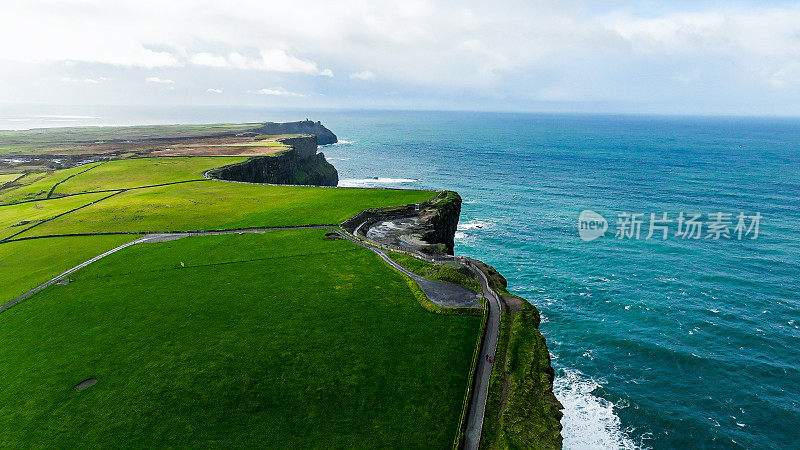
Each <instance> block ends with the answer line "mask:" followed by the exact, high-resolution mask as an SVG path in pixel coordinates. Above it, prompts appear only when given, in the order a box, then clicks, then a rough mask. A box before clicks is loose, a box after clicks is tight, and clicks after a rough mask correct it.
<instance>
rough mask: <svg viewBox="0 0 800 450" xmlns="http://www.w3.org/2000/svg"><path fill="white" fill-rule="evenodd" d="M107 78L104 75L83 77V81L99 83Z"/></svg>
mask: <svg viewBox="0 0 800 450" xmlns="http://www.w3.org/2000/svg"><path fill="white" fill-rule="evenodd" d="M107 79H108V78H106V77H97V78H84V79H83V82H84V83H86V84H100V83H102V82H103V81H106V80H107Z"/></svg>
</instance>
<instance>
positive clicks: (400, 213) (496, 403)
mask: <svg viewBox="0 0 800 450" xmlns="http://www.w3.org/2000/svg"><path fill="white" fill-rule="evenodd" d="M460 213H461V197H460V196H459V195H458V194H457V193H456V192H452V191H442V192H439V193H438V194H437V195H436V197H435V198H434V199H433V200H431V201H427V202H422V203H419V204H413V205H405V206H399V207H394V208H377V209H370V210H366V211H363V212H361V213H359V214H358V215H356V216H355V217H353V218H351V219H349V220H347V221H345V222H344V223H342V224H341V225H342V227H343V228H344V229H346V230H347V231H348V232H350V233H352V234H354V235H356V236H358V237H360V238H362V239H365V240H367V241H373V242H375V243H377V244H379V245H381V246H384V247H389V248H394V249H397V250H401V251H404V252H407V253H411V254H415V255H418V256H420V257H423V258H424V259H425V260H426V261H427V260H429V259H430V257H431V256H434V257H436V256H438V255H444V254H449V255H452V254H453V246H454V237H455V232H456V227H457V225H458V219H459V216H460ZM445 260H446V259H445ZM473 261H475V266H476V267H477V268H478V269H480V270H482V271H483V272H484V274H486V276H487V279H488V280H489V284H490V285H491V287H492V288H493V289H494V290H495V291H496V292H497V293H498V294H500V300H501V303H502V321H501V326H500V338H499V340H498V346H497V353H496V355H495V361H496V362H495V363H494V365H493V366H492V376H491V380H490V387H489V397H488V399H487V405H486V416H485V418H484V428H483V435H482V439H481V443H480V447H481V448H501V449H508V448H542V449H558V448H561V423H560V420H561V416H562V414H561V409H562V408H563V406H562V405H561V403H559V401H558V399H556V397H555V395H554V394H553V378H554V371H553V368H552V366H551V364H550V354H549V352H548V350H547V344H546V342H545V339H544V336H542V333H541V332H540V331H539V311H538V310H537V309H536V307H534V306H533V305H531V304H530V303H528V302H527V301H526V300H524V299H522V298H520V297H517V296H515V295H513V294H511V293H509V292H508V290H507V288H508V283H507V281H506V279H505V278H504V277H503V275H501V274H500V273H499V272H498V271H497V270H495V268H494V267H492V266H489V265H487V264H484V263H482V262H480V261H477V260H473Z"/></svg>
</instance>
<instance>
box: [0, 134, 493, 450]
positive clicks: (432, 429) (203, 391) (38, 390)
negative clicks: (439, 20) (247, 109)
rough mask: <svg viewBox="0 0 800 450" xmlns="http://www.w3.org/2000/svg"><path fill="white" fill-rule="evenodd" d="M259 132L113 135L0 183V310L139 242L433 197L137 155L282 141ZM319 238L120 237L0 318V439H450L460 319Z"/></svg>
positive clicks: (462, 334)
mask: <svg viewBox="0 0 800 450" xmlns="http://www.w3.org/2000/svg"><path fill="white" fill-rule="evenodd" d="M237 127H238V126H229V125H211V126H200V127H197V126H190V127H166V128H164V127H161V128H160V129H159V130H151V129H150V128H149V127H130V128H124V129H116V130H115V131H114V133H109V131H110V130H109V129H72V130H60V131H58V132H55V134H52V135H49V134H47V133H45V132H40V131H38V130H31V131H29V132H26V133H21V134H20V135H18V136H23V137H24V139H22V138H19V137H18V139H17V141H13V142H16V143H17V144H13V145H12V141H11V140H8V139H7V137H8V135H7V134H5V135H3V134H0V136H5V137H4V138H6V140H5V141H4V145H11V146H14V145H17V147H15V148H21V146H26V145H27V146H33V147H37V146H38V147H39V148H45V147H47V150H46V151H52V149H53V148H60V149H64V148H68V147H70V146H72V147H70V148H72V149H73V150H74V149H78V150H76V151H84V150H86V149H87V148H89V149H91V151H95V150H98V149H101V147H98V146H102V145H107V144H106V143H95V142H92V143H90V144H86V145H84V144H82V143H81V142H82V141H86V139H87V136H90V138H88V139H110V138H111V137H112V136H113V137H116V138H119V136H126V137H127V138H130V139H131V140H137V136H138V137H141V136H148V137H152V136H163V135H164V133H166V132H169V133H173V135H172V137H174V134H175V133H178V134H183V135H187V134H191V133H199V134H202V133H207V132H209V130H217V131H221V132H227V130H229V129H234V130H239V129H241V128H237ZM3 133H5V132H3ZM260 138H261V137H259V136H245V137H241V139H240V140H238V141H235V142H234V141H231V140H223V139H222V138H219V139H218V138H203V139H199V140H198V139H196V137H191V138H187V140H184V141H181V142H169V143H168V144H167V145H164V143H163V142H162V143H156V144H153V145H152V146H149V147H148V146H141V145H140V146H139V147H130V146H129V147H126V151H128V152H130V154H129V155H118V156H117V157H118V158H120V159H116V160H110V161H96V162H91V163H89V164H83V165H79V166H77V167H72V168H69V169H64V170H43V171H38V172H29V173H25V174H23V175H21V174H20V173H13V174H9V175H8V176H4V177H3V178H0V280H2V282H0V304H2V303H4V302H6V301H8V300H11V299H13V298H15V297H17V296H18V295H20V294H22V293H24V292H26V291H28V290H30V289H32V288H34V287H36V286H38V285H40V284H42V283H44V282H45V281H47V280H49V279H51V278H52V277H55V276H57V275H58V274H60V273H62V272H64V271H65V270H67V269H69V268H72V267H74V266H76V265H77V264H80V263H82V262H84V261H87V260H89V259H90V258H93V257H95V256H97V255H100V254H102V253H104V252H106V251H108V250H110V249H113V248H115V247H117V246H120V245H123V244H126V243H128V242H131V241H133V240H134V239H137V238H139V237H141V236H142V235H144V234H148V233H152V232H168V231H190V230H191V231H194V230H231V229H236V230H238V229H246V228H259V227H297V226H302V225H311V224H314V225H321V224H331V225H334V224H338V223H340V222H342V221H344V220H345V219H347V218H349V217H351V216H353V215H355V214H357V213H358V212H360V211H362V210H364V209H367V208H376V207H389V206H398V205H405V204H409V203H417V202H421V201H425V200H430V199H431V198H432V197H433V196H434V195H436V193H434V192H430V191H406V190H379V189H336V188H318V187H307V186H274V185H256V184H241V183H229V182H223V181H218V180H209V179H205V178H204V177H203V172H204V171H205V170H208V169H211V168H214V167H218V166H220V165H225V164H231V163H236V162H241V161H244V160H245V159H246V158H247V156H245V155H243V154H242V153H233V154H231V155H228V156H219V155H217V156H163V155H164V154H165V153H164V152H161V153H157V151H158V149H161V150H164V149H165V147H166V148H169V149H171V150H172V151H175V149H180V148H186V147H180V146H179V144H187V145H192V146H194V147H193V148H195V149H196V148H200V147H203V148H214V149H216V148H224V149H238V150H250V149H253V148H255V149H259V151H261V149H272V150H278V151H280V150H281V149H282V148H284V147H282V146H281V145H280V143H278V142H277V141H274V140H269V139H267V140H263V139H262V140H261V141H259V142H256V139H260ZM192 139H195V141H192ZM224 139H230V138H224ZM236 139H239V138H236ZM141 141H142V142H147V143H148V144H147V145H150V144H152V143H153V142H154V141H152V140H150V141H148V140H147V139H143V140H141ZM131 145H134V144H131ZM135 145H139V144H135ZM0 146H1V145H0ZM48 146H49V147H48ZM92 146H94V147H92ZM118 146H119V143H115V144H113V145H111V146H106V147H102V149H104V151H112V150H113V151H118V149H119V147H118ZM214 146H219V147H214ZM31 148H32V147H31ZM115 148H116V149H117V150H114V149H115ZM154 149H155V150H154ZM143 150H147V152H148V153H147V155H148V156H149V157H137V158H132V159H126V156H141V154H137V153H136V152H139V151H143ZM58 151H62V150H58ZM86 154H88V153H86ZM154 154H157V155H162V156H154ZM201 154H202V153H201ZM328 234H329V230H324V229H297V228H289V229H281V230H272V231H263V232H259V233H240V232H234V233H230V234H225V235H204V236H195V237H184V238H181V239H177V240H173V241H167V242H158V243H139V244H135V245H132V246H129V247H127V248H124V249H122V250H119V251H118V252H116V253H113V254H111V255H109V256H106V257H105V258H103V259H100V260H99V261H96V262H94V263H92V264H90V265H88V266H86V267H84V268H82V269H80V270H78V271H76V272H74V273H71V274H70V275H69V276H68V278H67V279H65V280H64V281H63V282H62V283H58V284H53V285H50V286H48V287H46V288H44V289H43V290H41V291H39V292H37V293H35V294H33V295H32V296H30V297H28V298H26V299H25V300H24V301H23V302H20V303H18V304H16V305H15V306H13V307H12V308H10V309H7V310H5V311H2V312H0V342H3V345H2V346H0V367H2V371H1V374H0V376H2V382H3V386H4V388H3V389H0V428H2V429H3V430H6V431H5V432H2V433H0V447H18V446H57V447H58V446H90V447H95V446H100V445H104V446H111V445H114V446H140V447H144V446H148V447H152V446H158V447H162V446H166V447H208V446H226V447H227V446H233V447H252V446H268V447H274V446H289V447H303V448H305V447H314V446H319V445H320V443H322V442H324V443H325V444H324V445H325V446H328V447H338V448H351V447H372V448H384V447H386V446H402V447H417V448H418V447H428V446H434V447H448V446H450V445H451V444H452V442H453V436H454V435H455V433H456V430H457V427H458V425H459V424H458V422H459V414H460V412H461V406H462V404H463V401H464V396H465V394H466V391H467V380H468V373H469V369H470V367H469V365H470V360H471V357H472V354H473V352H474V345H475V340H476V336H477V334H478V332H479V329H480V318H479V317H474V316H444V315H437V314H433V313H430V312H428V311H427V310H425V309H423V307H422V306H420V303H419V301H418V299H417V297H416V295H417V292H415V291H412V290H411V288H410V287H409V285H408V282H407V280H406V279H405V277H404V275H402V274H400V273H399V272H396V271H394V270H393V269H391V268H390V267H389V266H388V265H387V264H385V263H384V262H383V261H382V260H381V259H380V258H378V256H376V255H375V254H373V253H372V252H370V251H368V250H366V249H364V248H362V247H359V246H357V245H355V244H353V243H352V242H350V241H347V240H334V239H330V238H329V236H328ZM85 380H91V381H90V382H88V383H86V384H89V385H90V387H86V388H85V389H79V387H83V386H85V385H86V384H83V383H82V382H84V381H85ZM92 382H95V384H93V385H91V383H92Z"/></svg>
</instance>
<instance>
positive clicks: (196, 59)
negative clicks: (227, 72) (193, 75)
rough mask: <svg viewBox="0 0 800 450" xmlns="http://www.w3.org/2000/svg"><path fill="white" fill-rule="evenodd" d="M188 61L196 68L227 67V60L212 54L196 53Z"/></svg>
mask: <svg viewBox="0 0 800 450" xmlns="http://www.w3.org/2000/svg"><path fill="white" fill-rule="evenodd" d="M189 60H190V61H191V62H192V64H194V65H196V66H206V67H229V63H228V60H227V59H225V57H224V56H219V55H214V54H212V53H196V54H194V55H192V57H191V58H189Z"/></svg>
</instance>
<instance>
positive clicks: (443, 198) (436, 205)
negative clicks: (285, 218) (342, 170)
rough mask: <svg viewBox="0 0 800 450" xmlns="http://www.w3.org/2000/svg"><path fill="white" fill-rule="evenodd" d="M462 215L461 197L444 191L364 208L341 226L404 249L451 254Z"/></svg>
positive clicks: (423, 252) (434, 253)
mask: <svg viewBox="0 0 800 450" xmlns="http://www.w3.org/2000/svg"><path fill="white" fill-rule="evenodd" d="M460 214H461V196H460V195H458V193H456V192H453V191H442V192H439V193H438V194H437V195H436V197H434V198H433V200H430V201H426V202H421V203H418V204H413V205H405V206H397V207H389V208H375V209H368V210H366V211H362V212H361V213H359V214H358V215H356V216H355V217H352V218H350V219H348V220H347V221H345V222H344V223H343V224H342V226H343V227H344V228H345V229H346V230H347V231H349V232H351V233H354V234H358V235H359V236H361V237H364V238H367V239H371V240H374V241H377V242H379V243H381V244H382V245H386V246H390V247H395V248H398V249H400V250H403V251H408V252H412V253H422V254H428V255H436V254H440V255H441V254H449V255H452V254H453V247H454V241H453V239H454V236H455V233H456V227H457V226H458V218H459V215H460Z"/></svg>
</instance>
